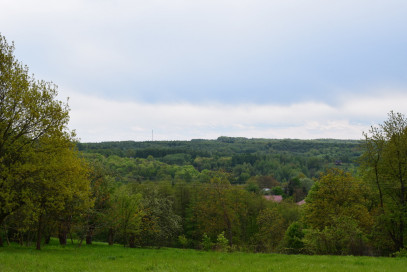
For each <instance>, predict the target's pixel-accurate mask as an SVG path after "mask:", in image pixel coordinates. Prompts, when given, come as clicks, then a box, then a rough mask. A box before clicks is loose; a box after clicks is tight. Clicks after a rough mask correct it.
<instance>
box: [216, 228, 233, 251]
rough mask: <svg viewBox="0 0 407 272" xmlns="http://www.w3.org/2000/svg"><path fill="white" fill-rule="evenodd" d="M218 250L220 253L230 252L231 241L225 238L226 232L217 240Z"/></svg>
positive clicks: (220, 234)
mask: <svg viewBox="0 0 407 272" xmlns="http://www.w3.org/2000/svg"><path fill="white" fill-rule="evenodd" d="M216 249H217V250H219V251H229V250H230V246H229V240H228V239H227V238H226V237H225V232H224V231H222V232H221V233H219V235H218V237H217V239H216Z"/></svg>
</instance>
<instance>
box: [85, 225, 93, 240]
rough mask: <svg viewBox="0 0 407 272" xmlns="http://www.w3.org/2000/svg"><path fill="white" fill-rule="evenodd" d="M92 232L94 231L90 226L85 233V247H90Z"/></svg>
mask: <svg viewBox="0 0 407 272" xmlns="http://www.w3.org/2000/svg"><path fill="white" fill-rule="evenodd" d="M93 230H94V227H93V226H90V227H89V228H88V231H87V233H86V244H87V245H91V244H92V237H93Z"/></svg>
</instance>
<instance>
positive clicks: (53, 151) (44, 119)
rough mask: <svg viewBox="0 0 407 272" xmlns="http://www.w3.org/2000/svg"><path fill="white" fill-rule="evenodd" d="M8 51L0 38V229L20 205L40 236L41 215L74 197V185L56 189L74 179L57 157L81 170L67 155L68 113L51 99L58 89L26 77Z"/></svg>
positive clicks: (10, 47) (69, 148) (11, 47)
mask: <svg viewBox="0 0 407 272" xmlns="http://www.w3.org/2000/svg"><path fill="white" fill-rule="evenodd" d="M13 51H14V45H13V44H12V45H9V44H8V43H7V41H6V39H5V38H4V37H3V36H1V35H0V225H2V223H3V222H4V219H5V218H6V217H7V216H9V215H10V214H12V213H13V212H15V211H17V210H18V209H20V208H22V207H23V206H27V207H29V206H30V207H33V208H34V207H35V210H32V212H33V213H36V214H37V215H33V218H35V217H36V218H37V219H38V222H39V226H38V229H39V232H38V236H40V235H39V234H40V230H41V228H42V226H41V222H42V220H41V218H42V217H43V215H44V211H45V210H48V211H49V210H52V209H55V210H60V207H63V206H64V203H66V202H65V201H61V203H58V202H59V200H61V199H62V198H64V199H66V200H69V199H71V198H72V197H73V196H74V195H75V193H73V192H74V191H75V190H74V189H73V187H74V186H76V185H77V184H76V183H75V182H73V183H74V184H76V185H72V186H73V187H70V185H66V186H62V187H61V186H60V187H58V186H57V184H61V183H62V182H63V181H67V180H70V179H72V178H74V177H72V175H71V174H72V173H73V172H75V171H76V170H72V169H71V168H70V166H68V167H67V169H66V170H65V169H63V168H62V162H59V161H58V158H59V159H65V158H67V159H68V160H70V162H69V163H72V167H74V168H75V167H76V169H79V168H83V167H84V166H83V164H82V162H79V161H78V160H77V159H75V156H76V154H74V153H72V149H73V146H72V144H71V142H72V140H73V137H74V135H73V134H72V133H69V131H68V129H67V127H66V126H67V122H68V120H69V115H68V113H69V109H68V106H67V104H65V103H62V102H61V101H58V100H57V99H56V98H57V95H58V92H57V87H56V86H55V85H54V84H52V83H49V82H45V81H38V80H35V79H34V78H33V77H32V76H30V75H29V73H28V68H27V66H23V65H22V64H21V63H20V62H18V61H17V60H16V59H15V57H14V55H13ZM40 158H41V159H40ZM75 160H76V161H75ZM74 165H75V166H74ZM71 170H72V171H71ZM78 179H79V180H82V176H80V177H78ZM54 181H57V182H56V183H55V184H54V183H53V182H54ZM68 184H71V183H70V182H68ZM78 184H79V183H78ZM84 184H85V183H84ZM53 189H55V190H56V192H55V195H54V196H52V194H53V192H52V190H53ZM84 192H85V193H84V194H86V190H85V191H84ZM77 193H79V192H77ZM47 194H50V196H48V195H47ZM57 196H58V197H57ZM53 197H54V198H55V200H52V198H53ZM50 200H52V202H53V203H52V204H51V203H50ZM0 244H1V241H0ZM37 247H38V246H37Z"/></svg>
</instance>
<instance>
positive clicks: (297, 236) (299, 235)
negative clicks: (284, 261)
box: [282, 221, 304, 254]
mask: <svg viewBox="0 0 407 272" xmlns="http://www.w3.org/2000/svg"><path fill="white" fill-rule="evenodd" d="M303 238H304V231H303V226H302V224H301V223H300V222H298V221H296V222H293V223H292V224H291V225H290V226H289V227H288V228H287V230H286V232H285V234H284V240H283V249H282V251H283V252H284V253H290V254H298V253H301V252H303V249H304V242H303Z"/></svg>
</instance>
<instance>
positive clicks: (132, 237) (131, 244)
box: [129, 233, 136, 248]
mask: <svg viewBox="0 0 407 272" xmlns="http://www.w3.org/2000/svg"><path fill="white" fill-rule="evenodd" d="M129 247H131V248H135V247H136V235H134V234H133V233H132V234H130V238H129Z"/></svg>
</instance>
